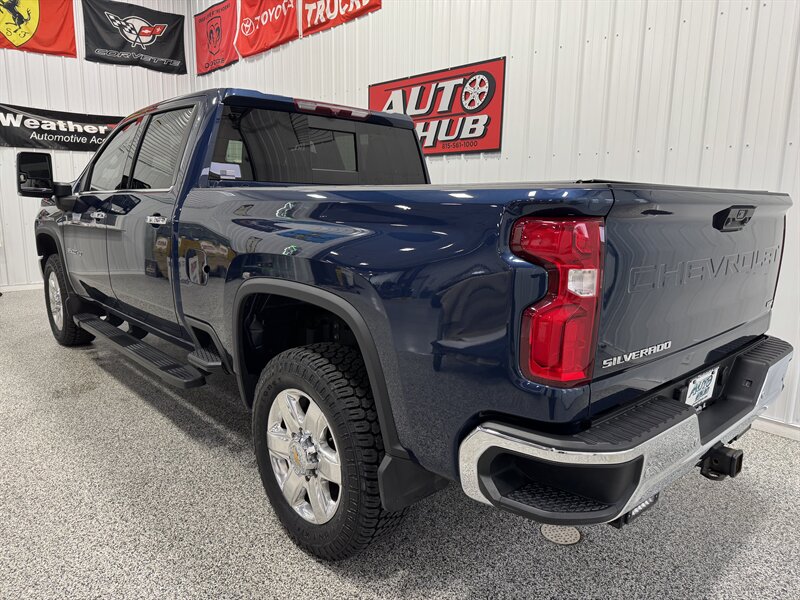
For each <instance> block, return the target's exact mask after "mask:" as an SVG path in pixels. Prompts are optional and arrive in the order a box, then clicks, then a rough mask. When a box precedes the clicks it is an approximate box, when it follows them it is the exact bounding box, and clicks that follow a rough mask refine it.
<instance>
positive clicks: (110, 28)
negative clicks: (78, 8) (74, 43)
mask: <svg viewBox="0 0 800 600" xmlns="http://www.w3.org/2000/svg"><path fill="white" fill-rule="evenodd" d="M183 20H184V17H183V15H177V14H173V13H167V12H161V11H160V10H152V9H150V8H144V7H143V6H138V5H136V4H128V3H127V2H112V1H111V0H83V22H84V27H85V28H86V32H85V33H86V60H88V61H93V62H103V63H112V64H115V65H135V66H139V67H144V68H146V69H152V70H154V71H161V72H163V73H175V74H176V75H183V74H185V73H186V53H185V51H184V48H183Z"/></svg>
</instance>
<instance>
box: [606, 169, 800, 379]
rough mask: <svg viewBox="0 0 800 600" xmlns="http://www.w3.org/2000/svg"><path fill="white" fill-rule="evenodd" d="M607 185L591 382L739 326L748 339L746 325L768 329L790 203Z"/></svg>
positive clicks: (778, 197)
mask: <svg viewBox="0 0 800 600" xmlns="http://www.w3.org/2000/svg"><path fill="white" fill-rule="evenodd" d="M611 187H612V189H613V192H614V198H615V203H614V206H613V208H612V210H611V212H610V213H609V215H608V217H607V220H606V230H605V234H606V254H605V267H604V279H603V295H602V303H601V313H600V325H599V332H598V348H597V354H596V357H595V368H594V377H595V379H598V378H603V377H606V376H608V375H611V374H614V373H618V372H620V371H623V370H626V369H630V368H632V367H635V366H638V365H643V364H646V363H648V362H650V361H655V360H658V359H659V358H662V357H665V356H667V355H670V354H675V353H678V352H680V351H682V350H686V349H687V348H690V347H692V346H695V345H697V344H700V343H702V342H706V341H708V340H711V339H712V338H715V337H717V336H722V334H725V333H728V334H729V335H726V336H724V337H725V339H726V340H730V339H735V335H734V336H731V335H730V333H734V332H735V330H736V329H737V328H742V330H743V331H744V330H745V329H748V333H750V334H752V333H753V332H752V327H750V328H747V327H746V326H747V325H748V324H752V323H753V322H754V321H756V320H759V319H761V321H762V322H763V326H762V327H761V328H762V329H764V330H766V324H767V323H768V319H767V318H765V315H766V314H767V313H769V311H770V309H771V306H772V301H773V296H774V294H775V286H776V284H777V279H778V271H779V269H780V261H781V256H782V252H783V236H784V215H785V213H786V211H787V209H788V207H789V206H790V205H791V201H790V200H789V197H788V196H786V195H784V194H771V193H767V192H742V191H730V190H710V189H699V188H676V187H671V186H648V185H640V184H624V183H619V184H617V183H614V184H611ZM759 333H763V331H760V332H759ZM720 339H721V338H720ZM749 339H752V337H750V338H749ZM743 341H746V340H743ZM681 374H682V373H680V372H676V373H673V374H670V373H664V374H662V376H663V377H664V379H666V380H669V379H670V378H674V377H677V376H679V375H681Z"/></svg>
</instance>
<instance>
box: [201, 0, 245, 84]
mask: <svg viewBox="0 0 800 600" xmlns="http://www.w3.org/2000/svg"><path fill="white" fill-rule="evenodd" d="M237 23H238V21H237V19H236V0H223V2H220V3H218V4H215V5H214V6H212V7H210V8H208V9H206V10H204V11H203V12H201V13H200V14H197V15H195V16H194V49H195V56H196V57H197V74H198V75H205V74H206V73H211V71H216V70H217V69H221V68H222V67H225V66H227V65H232V64H233V63H235V62H236V61H238V60H239V57H238V56H237V54H236V49H235V48H234V47H233V40H234V39H235V38H236V24H237Z"/></svg>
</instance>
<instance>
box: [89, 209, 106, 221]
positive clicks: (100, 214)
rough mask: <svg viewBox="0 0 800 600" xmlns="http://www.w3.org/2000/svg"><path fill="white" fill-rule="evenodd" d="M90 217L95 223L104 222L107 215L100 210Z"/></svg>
mask: <svg viewBox="0 0 800 600" xmlns="http://www.w3.org/2000/svg"><path fill="white" fill-rule="evenodd" d="M89 216H90V217H92V218H93V219H94V220H95V221H102V220H103V219H105V218H106V213H104V212H103V211H100V210H96V211H95V212H93V213H92V214H91V215H89Z"/></svg>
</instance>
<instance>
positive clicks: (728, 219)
mask: <svg viewBox="0 0 800 600" xmlns="http://www.w3.org/2000/svg"><path fill="white" fill-rule="evenodd" d="M754 212H756V207H755V206H731V207H730V208H726V209H725V210H721V211H719V212H718V213H716V214H715V215H714V229H719V230H720V231H739V230H740V229H744V226H745V225H747V224H748V223H749V222H750V219H752V218H753V213H754Z"/></svg>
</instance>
